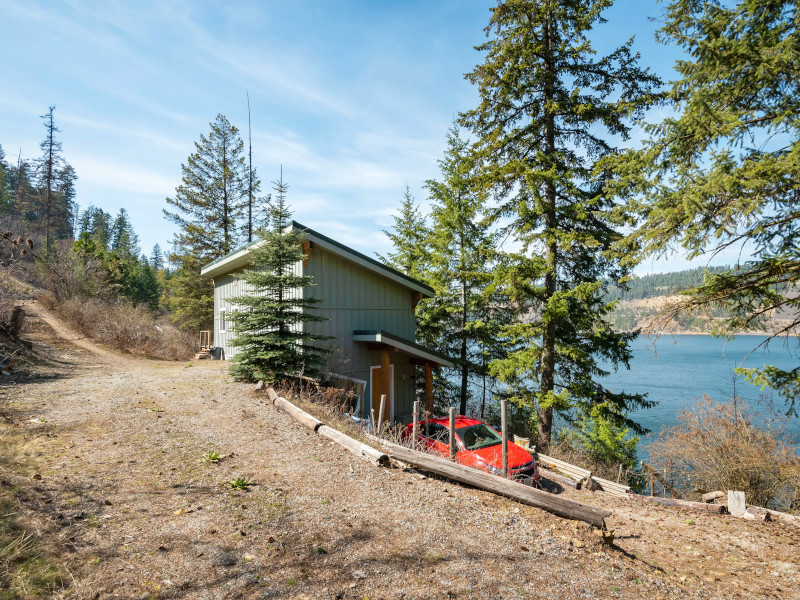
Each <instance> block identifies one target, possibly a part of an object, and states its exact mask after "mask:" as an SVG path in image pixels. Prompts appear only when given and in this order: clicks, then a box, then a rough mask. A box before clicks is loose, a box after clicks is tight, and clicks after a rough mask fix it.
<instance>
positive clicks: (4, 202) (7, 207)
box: [0, 146, 14, 213]
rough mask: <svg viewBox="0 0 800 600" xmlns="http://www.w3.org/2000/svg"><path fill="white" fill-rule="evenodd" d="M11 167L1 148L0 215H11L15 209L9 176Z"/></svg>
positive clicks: (0, 147)
mask: <svg viewBox="0 0 800 600" xmlns="http://www.w3.org/2000/svg"><path fill="white" fill-rule="evenodd" d="M8 172H9V165H8V163H7V162H6V153H5V151H3V146H0V213H9V212H11V210H12V208H13V206H14V205H13V202H12V197H13V195H12V190H13V188H12V187H11V179H10V177H9V176H8Z"/></svg>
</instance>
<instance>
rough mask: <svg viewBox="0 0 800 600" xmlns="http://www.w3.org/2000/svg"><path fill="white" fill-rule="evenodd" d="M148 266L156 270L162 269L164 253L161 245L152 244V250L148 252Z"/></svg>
mask: <svg viewBox="0 0 800 600" xmlns="http://www.w3.org/2000/svg"><path fill="white" fill-rule="evenodd" d="M150 266H151V267H153V269H154V270H155V271H156V272H158V271H162V270H163V269H164V253H163V252H162V251H161V246H159V245H158V244H156V245H155V246H153V251H152V252H151V253H150Z"/></svg>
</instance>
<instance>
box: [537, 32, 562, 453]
mask: <svg viewBox="0 0 800 600" xmlns="http://www.w3.org/2000/svg"><path fill="white" fill-rule="evenodd" d="M544 42H545V44H544V45H545V52H546V54H545V68H546V71H547V79H546V81H545V85H544V90H545V106H547V107H548V108H547V109H546V110H547V111H548V114H547V118H546V121H545V150H544V153H545V155H546V156H548V157H549V156H554V155H555V152H556V147H555V116H554V115H553V113H552V112H549V111H550V110H551V109H550V106H551V102H552V101H553V98H554V96H555V90H554V89H553V84H552V81H553V79H555V77H556V73H555V67H554V64H553V59H552V54H551V51H550V45H551V40H550V23H549V22H548V24H547V27H546V28H545V39H544ZM545 203H546V207H547V212H545V216H544V232H545V240H546V242H545V243H546V246H545V276H544V288H545V294H544V304H545V305H546V304H547V303H548V302H549V301H550V299H551V298H552V297H553V296H554V295H555V293H556V273H557V269H558V246H557V243H556V239H555V229H556V225H557V223H556V186H555V183H554V182H553V180H552V179H547V180H546V182H545ZM555 370H556V324H555V322H554V321H553V320H552V319H548V320H547V321H546V322H545V323H544V332H543V334H542V374H541V378H540V381H539V383H540V392H539V398H540V400H539V401H540V403H541V400H542V398H543V397H544V396H545V395H548V393H550V392H552V391H553V389H554V388H555ZM537 418H538V423H537V429H538V431H537V433H538V438H539V439H538V446H539V448H541V449H542V450H545V449H547V448H548V447H549V446H550V441H551V437H552V431H553V408H552V406H548V407H546V408H543V407H542V406H541V404H540V405H539V408H538V411H537Z"/></svg>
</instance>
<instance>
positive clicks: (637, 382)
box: [601, 335, 800, 443]
mask: <svg viewBox="0 0 800 600" xmlns="http://www.w3.org/2000/svg"><path fill="white" fill-rule="evenodd" d="M765 339H766V338H765V337H763V336H754V335H742V336H737V337H736V338H734V339H733V340H730V341H728V342H727V343H726V341H725V339H720V338H714V337H712V336H709V335H664V336H662V337H660V338H659V339H658V340H653V339H652V338H645V337H640V338H639V339H637V340H636V341H635V342H634V343H633V353H634V358H633V360H632V361H631V368H630V370H620V371H619V372H617V373H614V372H612V373H611V375H609V376H608V377H606V378H603V379H602V380H601V382H602V384H603V385H605V386H606V387H608V388H609V389H611V390H613V391H617V392H618V391H622V390H624V391H626V392H629V393H647V394H648V398H649V399H650V400H655V401H656V402H658V405H657V406H655V407H654V408H651V409H647V410H641V411H636V412H634V413H632V414H631V417H632V418H633V419H634V420H635V421H636V422H638V423H640V424H642V425H643V426H645V427H647V428H648V429H650V430H651V431H652V432H655V433H657V432H658V431H660V430H661V427H662V426H664V425H666V426H670V425H675V424H676V423H677V416H678V413H679V412H680V411H681V410H682V409H684V408H686V407H687V406H690V405H692V404H693V403H694V402H695V400H696V399H698V398H702V396H703V394H705V395H706V396H710V397H711V399H712V400H714V401H728V400H730V399H731V398H732V397H733V395H734V386H735V393H736V395H737V396H739V397H741V398H742V400H744V401H745V402H746V403H747V404H749V405H750V406H752V407H754V408H755V409H756V410H757V411H759V412H760V413H766V412H767V410H766V409H765V406H767V404H766V403H769V402H770V401H772V402H773V403H774V408H775V410H776V412H778V413H779V414H781V415H783V414H784V413H785V412H786V404H785V401H784V400H783V398H781V397H779V396H778V395H777V394H774V393H773V392H771V391H770V390H764V391H763V392H762V391H761V390H760V389H759V388H758V387H757V386H754V385H752V384H750V383H748V382H747V381H745V379H744V377H739V376H735V374H734V372H733V369H734V368H736V367H739V366H742V367H760V366H762V365H765V364H772V365H775V366H777V367H779V368H782V369H793V368H795V367H796V366H797V364H798V353H797V346H796V343H797V342H796V338H789V343H788V344H787V342H786V338H777V339H775V340H773V341H772V342H771V343H770V344H769V346H768V348H767V349H764V348H763V347H761V348H756V347H757V346H758V344H759V343H761V342H763V341H764V340H765ZM799 412H800V411H799ZM786 428H787V430H788V431H789V433H790V434H791V436H792V437H793V438H794V439H795V440H796V441H800V419H798V418H797V417H793V418H792V419H790V420H789V421H788V423H787V424H786ZM642 443H645V440H644V439H643V440H642Z"/></svg>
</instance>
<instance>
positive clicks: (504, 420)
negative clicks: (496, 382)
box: [500, 400, 508, 479]
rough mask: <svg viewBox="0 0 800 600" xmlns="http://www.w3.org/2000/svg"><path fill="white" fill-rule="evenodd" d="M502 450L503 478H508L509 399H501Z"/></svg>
mask: <svg viewBox="0 0 800 600" xmlns="http://www.w3.org/2000/svg"><path fill="white" fill-rule="evenodd" d="M500 429H501V435H502V439H501V443H500V451H501V453H502V455H503V478H504V479H508V401H507V400H501V401H500Z"/></svg>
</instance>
